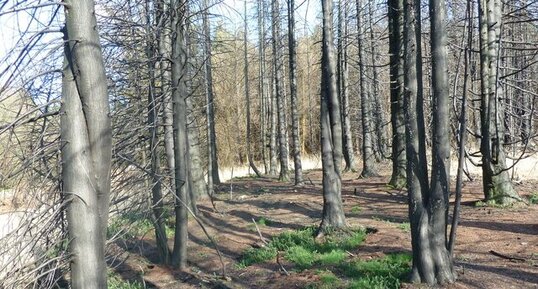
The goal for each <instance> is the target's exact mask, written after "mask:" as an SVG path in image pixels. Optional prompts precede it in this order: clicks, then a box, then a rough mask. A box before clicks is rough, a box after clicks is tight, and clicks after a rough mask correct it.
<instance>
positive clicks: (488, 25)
mask: <svg viewBox="0 0 538 289" xmlns="http://www.w3.org/2000/svg"><path fill="white" fill-rule="evenodd" d="M501 5H502V4H501V1H500V0H481V1H479V21H480V23H479V24H480V25H479V27H480V71H481V72H480V73H481V90H482V95H481V102H480V103H481V110H480V122H481V136H482V139H481V142H480V152H481V153H482V183H483V190H484V196H485V199H486V201H492V202H495V203H497V204H503V205H508V204H511V203H514V202H516V201H520V200H521V198H520V197H519V195H518V194H517V192H516V191H515V190H514V187H513V186H512V182H511V180H510V176H509V174H508V171H507V170H506V157H505V154H504V123H503V119H502V118H503V115H504V111H503V106H502V103H501V101H500V100H501V99H503V94H502V92H503V91H502V86H501V85H500V83H499V79H498V72H497V71H498V65H499V49H500V41H501V39H500V38H501V22H502V19H501V18H502V13H501Z"/></svg>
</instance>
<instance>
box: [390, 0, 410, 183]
mask: <svg viewBox="0 0 538 289" xmlns="http://www.w3.org/2000/svg"><path fill="white" fill-rule="evenodd" d="M387 7H388V18H389V54H390V122H391V126H392V157H391V161H392V175H391V178H390V181H389V184H390V185H391V186H393V187H396V188H402V187H405V183H406V172H405V170H406V162H407V160H406V154H405V123H404V111H403V101H404V83H403V82H404V79H403V77H404V67H403V41H402V38H403V27H404V22H403V7H404V1H403V0H389V1H388V5H387Z"/></svg>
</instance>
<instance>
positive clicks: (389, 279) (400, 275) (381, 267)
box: [341, 253, 411, 289]
mask: <svg viewBox="0 0 538 289" xmlns="http://www.w3.org/2000/svg"><path fill="white" fill-rule="evenodd" d="M410 267H411V256H410V255H409V254H406V253H397V254H390V255H387V256H386V257H384V258H381V259H377V260H371V261H362V260H359V261H355V262H352V263H346V264H344V265H342V266H341V269H342V271H343V273H344V274H345V275H346V276H348V277H351V278H353V279H355V280H354V281H353V282H352V284H351V286H350V288H353V289H355V288H357V289H359V288H400V280H402V279H404V278H405V277H406V275H407V274H409V271H410Z"/></svg>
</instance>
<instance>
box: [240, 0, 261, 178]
mask: <svg viewBox="0 0 538 289" xmlns="http://www.w3.org/2000/svg"><path fill="white" fill-rule="evenodd" d="M244 17H245V33H244V35H243V45H244V50H243V52H244V58H243V59H244V61H245V67H244V70H245V71H244V72H245V98H246V101H247V132H246V133H247V158H248V164H249V166H250V167H251V168H252V170H253V171H254V173H255V174H256V176H258V177H261V176H262V173H261V172H260V171H259V170H258V168H257V167H256V164H255V163H254V159H253V157H252V148H251V147H250V146H251V137H250V91H249V89H250V88H249V86H248V85H249V81H248V76H249V75H248V53H247V52H248V51H247V49H248V39H247V36H248V29H247V2H246V1H245V16H244Z"/></svg>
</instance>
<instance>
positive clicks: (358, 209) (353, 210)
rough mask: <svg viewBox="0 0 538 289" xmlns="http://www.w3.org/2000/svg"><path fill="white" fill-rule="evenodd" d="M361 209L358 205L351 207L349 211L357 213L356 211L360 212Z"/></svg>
mask: <svg viewBox="0 0 538 289" xmlns="http://www.w3.org/2000/svg"><path fill="white" fill-rule="evenodd" d="M361 210H362V209H361V207H359V206H353V207H352V208H351V212H352V213H353V214H358V213H360V212H361Z"/></svg>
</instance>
